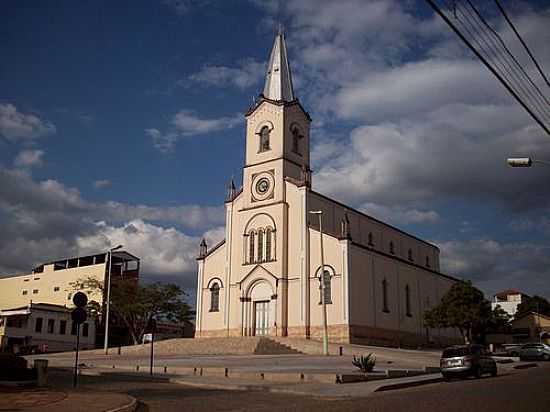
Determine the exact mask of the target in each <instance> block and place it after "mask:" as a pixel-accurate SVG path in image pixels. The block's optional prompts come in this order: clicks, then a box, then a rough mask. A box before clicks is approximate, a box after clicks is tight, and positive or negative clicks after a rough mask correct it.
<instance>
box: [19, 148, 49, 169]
mask: <svg viewBox="0 0 550 412" xmlns="http://www.w3.org/2000/svg"><path fill="white" fill-rule="evenodd" d="M43 156H44V151H43V150H22V151H21V152H19V153H18V154H17V156H16V157H15V160H14V161H13V164H14V166H15V167H21V168H30V167H33V166H42V157H43Z"/></svg>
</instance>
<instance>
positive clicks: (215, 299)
mask: <svg viewBox="0 0 550 412" xmlns="http://www.w3.org/2000/svg"><path fill="white" fill-rule="evenodd" d="M219 311H220V285H218V284H217V283H214V284H213V285H212V286H210V312H219Z"/></svg>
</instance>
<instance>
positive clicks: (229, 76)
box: [180, 58, 265, 89]
mask: <svg viewBox="0 0 550 412" xmlns="http://www.w3.org/2000/svg"><path fill="white" fill-rule="evenodd" d="M264 72H265V63H262V62H258V61H256V60H254V59H251V58H248V59H244V60H242V61H241V62H240V63H239V64H238V65H237V67H228V66H216V65H205V66H203V67H202V68H201V70H200V71H198V72H197V73H193V74H191V75H190V76H189V77H188V78H187V79H186V80H185V81H183V82H180V85H183V86H188V85H189V84H191V83H200V84H205V85H208V86H217V87H226V86H234V87H237V88H239V89H247V88H249V87H250V86H254V85H256V84H258V83H259V81H260V80H261V79H262V77H263V75H264Z"/></svg>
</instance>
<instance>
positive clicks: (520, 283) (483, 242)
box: [437, 238, 550, 296]
mask: <svg viewBox="0 0 550 412" xmlns="http://www.w3.org/2000/svg"><path fill="white" fill-rule="evenodd" d="M437 243H438V245H439V247H440V249H441V267H442V269H443V271H446V272H447V273H451V274H453V273H454V274H457V275H459V277H463V275H462V274H468V276H467V277H468V278H469V279H472V280H473V281H474V282H475V283H476V284H477V285H478V286H480V287H482V288H483V289H484V290H486V291H488V292H489V293H491V294H492V293H495V292H498V291H499V289H507V288H516V289H519V290H521V291H524V292H525V293H528V294H537V295H543V296H550V284H549V283H548V276H550V269H549V268H550V246H548V245H540V244H537V243H531V242H520V243H513V242H512V243H503V242H499V241H497V240H494V239H490V238H487V239H471V240H466V241H448V242H437Z"/></svg>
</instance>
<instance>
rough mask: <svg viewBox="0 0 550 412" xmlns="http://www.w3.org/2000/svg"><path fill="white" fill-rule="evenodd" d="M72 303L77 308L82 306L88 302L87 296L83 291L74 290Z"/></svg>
mask: <svg viewBox="0 0 550 412" xmlns="http://www.w3.org/2000/svg"><path fill="white" fill-rule="evenodd" d="M73 303H74V304H75V306H76V307H77V308H83V307H84V306H86V305H87V304H88V296H86V294H85V293H83V292H76V293H75V294H74V296H73Z"/></svg>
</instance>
